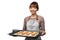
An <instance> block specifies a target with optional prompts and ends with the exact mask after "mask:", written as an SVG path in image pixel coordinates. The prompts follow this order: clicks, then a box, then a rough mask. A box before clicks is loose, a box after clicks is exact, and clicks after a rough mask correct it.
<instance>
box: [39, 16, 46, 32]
mask: <svg viewBox="0 0 60 40" xmlns="http://www.w3.org/2000/svg"><path fill="white" fill-rule="evenodd" d="M40 30H41V31H45V21H44V18H43V17H42V18H41V22H40Z"/></svg>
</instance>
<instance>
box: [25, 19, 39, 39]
mask: <svg viewBox="0 0 60 40" xmlns="http://www.w3.org/2000/svg"><path fill="white" fill-rule="evenodd" d="M26 27H27V31H36V32H39V23H38V22H37V20H36V19H35V18H33V19H30V20H29V21H27V24H26ZM25 40H36V39H34V38H30V37H26V38H25Z"/></svg>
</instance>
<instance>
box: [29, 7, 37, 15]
mask: <svg viewBox="0 0 60 40" xmlns="http://www.w3.org/2000/svg"><path fill="white" fill-rule="evenodd" d="M29 10H30V12H31V14H32V15H34V14H36V12H37V8H36V7H30V8H29Z"/></svg>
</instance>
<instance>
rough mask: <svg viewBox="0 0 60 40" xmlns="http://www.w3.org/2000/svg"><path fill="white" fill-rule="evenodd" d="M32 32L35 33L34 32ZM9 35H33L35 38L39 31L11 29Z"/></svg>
mask: <svg viewBox="0 0 60 40" xmlns="http://www.w3.org/2000/svg"><path fill="white" fill-rule="evenodd" d="M34 33H36V34H34ZM27 34H28V35H27ZM33 34H34V35H33ZM9 35H10V36H14V37H17V36H21V37H35V38H36V37H39V36H40V33H39V32H35V31H23V30H13V31H12V32H11V33H9Z"/></svg>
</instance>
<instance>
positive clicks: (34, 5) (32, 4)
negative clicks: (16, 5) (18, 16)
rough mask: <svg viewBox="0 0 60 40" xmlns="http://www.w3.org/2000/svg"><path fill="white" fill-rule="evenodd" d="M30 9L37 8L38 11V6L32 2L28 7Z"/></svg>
mask: <svg viewBox="0 0 60 40" xmlns="http://www.w3.org/2000/svg"><path fill="white" fill-rule="evenodd" d="M31 7H35V8H37V11H38V10H39V6H38V3H37V2H35V1H34V2H32V3H31V4H30V6H29V8H31Z"/></svg>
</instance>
